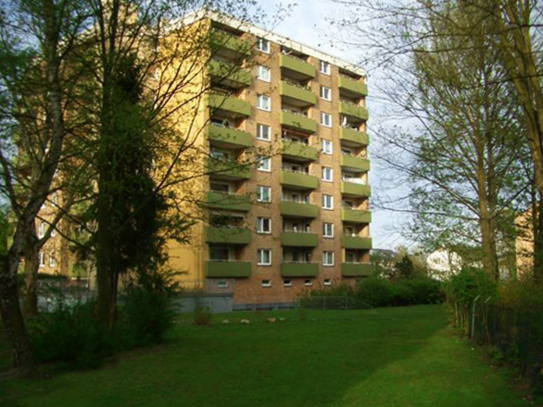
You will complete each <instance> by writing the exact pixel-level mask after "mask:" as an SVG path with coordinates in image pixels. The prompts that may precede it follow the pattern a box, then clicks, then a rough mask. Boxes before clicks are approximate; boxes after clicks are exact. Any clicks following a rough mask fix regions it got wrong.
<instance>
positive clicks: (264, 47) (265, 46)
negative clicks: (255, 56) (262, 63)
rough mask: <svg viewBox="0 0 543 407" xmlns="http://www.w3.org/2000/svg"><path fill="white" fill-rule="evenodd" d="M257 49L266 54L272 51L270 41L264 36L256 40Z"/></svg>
mask: <svg viewBox="0 0 543 407" xmlns="http://www.w3.org/2000/svg"><path fill="white" fill-rule="evenodd" d="M256 49H257V50H259V51H262V52H265V53H266V54H269V53H270V42H269V41H268V40H265V39H264V38H259V39H258V40H256Z"/></svg>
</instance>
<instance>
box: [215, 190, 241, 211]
mask: <svg viewBox="0 0 543 407" xmlns="http://www.w3.org/2000/svg"><path fill="white" fill-rule="evenodd" d="M207 206H208V207H210V208H213V209H225V210H231V211H240V212H248V211H250V210H251V202H250V198H249V197H248V196H247V195H234V194H225V193H223V192H214V191H209V192H208V193H207Z"/></svg>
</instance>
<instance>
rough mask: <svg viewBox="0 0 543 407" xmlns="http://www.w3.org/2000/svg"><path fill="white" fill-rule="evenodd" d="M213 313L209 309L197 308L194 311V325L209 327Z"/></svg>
mask: <svg viewBox="0 0 543 407" xmlns="http://www.w3.org/2000/svg"><path fill="white" fill-rule="evenodd" d="M212 318H213V313H212V312H211V310H210V309H209V308H208V307H196V309H195V310H194V324H195V325H201V326H207V325H209V324H210V323H211V319H212Z"/></svg>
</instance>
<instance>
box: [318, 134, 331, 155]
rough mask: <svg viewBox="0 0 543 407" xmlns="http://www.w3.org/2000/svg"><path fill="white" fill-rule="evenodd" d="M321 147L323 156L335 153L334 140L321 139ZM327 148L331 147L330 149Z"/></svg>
mask: <svg viewBox="0 0 543 407" xmlns="http://www.w3.org/2000/svg"><path fill="white" fill-rule="evenodd" d="M321 147H322V153H323V154H328V155H332V152H333V151H334V149H333V143H332V140H326V139H324V138H323V139H321ZM327 147H330V149H328V148H327Z"/></svg>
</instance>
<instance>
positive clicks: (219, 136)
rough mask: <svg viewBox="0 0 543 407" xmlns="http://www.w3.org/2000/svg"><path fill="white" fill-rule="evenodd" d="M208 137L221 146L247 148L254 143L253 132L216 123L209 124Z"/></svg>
mask: <svg viewBox="0 0 543 407" xmlns="http://www.w3.org/2000/svg"><path fill="white" fill-rule="evenodd" d="M207 138H208V139H209V140H212V141H214V142H216V143H217V144H218V145H220V146H226V147H230V148H247V147H250V146H251V145H252V144H253V136H251V134H249V133H247V132H245V131H241V130H238V129H233V128H230V127H223V126H217V125H215V124H210V125H209V126H207Z"/></svg>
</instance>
